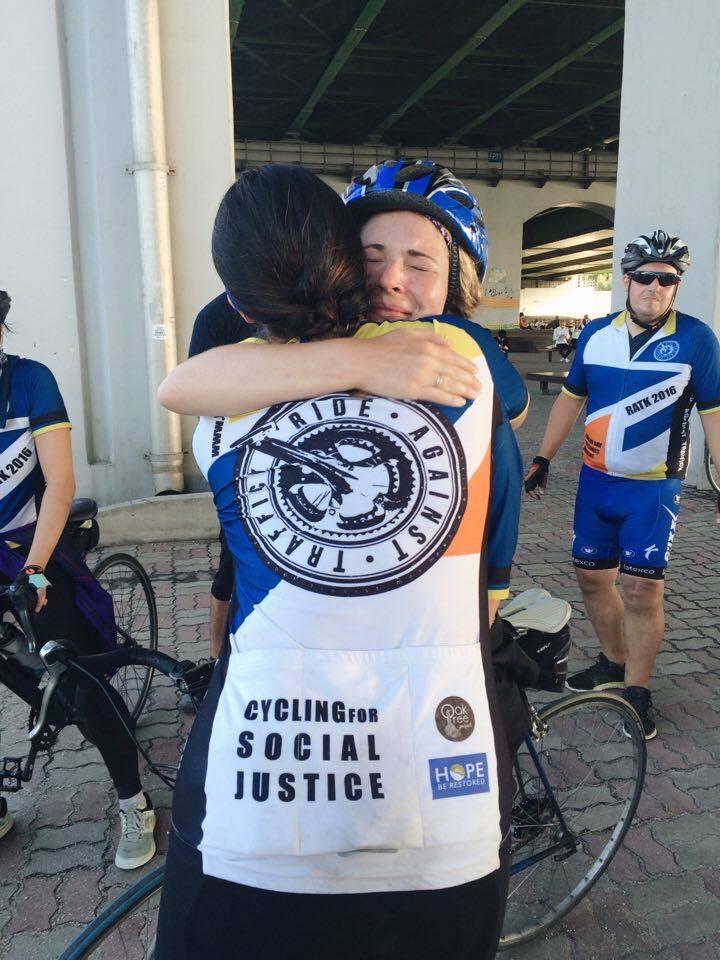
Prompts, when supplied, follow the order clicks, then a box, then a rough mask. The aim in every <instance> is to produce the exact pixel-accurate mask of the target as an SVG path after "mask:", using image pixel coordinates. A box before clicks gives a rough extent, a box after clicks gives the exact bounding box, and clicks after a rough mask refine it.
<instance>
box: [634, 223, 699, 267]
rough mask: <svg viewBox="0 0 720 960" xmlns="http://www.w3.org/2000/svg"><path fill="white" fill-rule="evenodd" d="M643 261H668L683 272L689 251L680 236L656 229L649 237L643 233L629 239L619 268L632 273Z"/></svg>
mask: <svg viewBox="0 0 720 960" xmlns="http://www.w3.org/2000/svg"><path fill="white" fill-rule="evenodd" d="M644 263H670V264H672V265H673V267H675V269H676V270H677V272H678V273H680V274H683V273H685V271H686V270H687V268H688V267H689V266H690V251H689V250H688V248H687V245H686V244H685V243H684V241H682V240H681V239H680V237H673V236H671V235H670V234H669V233H666V232H665V231H664V230H656V231H655V233H653V235H652V236H651V237H648V236H647V235H645V234H643V235H642V236H640V237H635V239H634V240H631V241H630V243H629V244H628V245H627V246H626V247H625V252H624V253H623V257H622V260H621V261H620V268H621V270H622V272H623V273H632V271H633V270H637V268H638V267H641V266H642V265H643V264H644Z"/></svg>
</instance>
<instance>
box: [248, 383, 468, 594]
mask: <svg viewBox="0 0 720 960" xmlns="http://www.w3.org/2000/svg"><path fill="white" fill-rule="evenodd" d="M235 446H236V448H237V450H238V459H237V464H236V470H235V483H236V491H237V499H238V506H239V513H240V518H241V520H242V522H243V524H244V527H245V530H246V532H247V534H248V536H249V537H250V539H251V540H252V542H253V544H254V545H255V547H256V549H257V550H258V552H259V554H260V556H261V558H262V559H263V560H264V561H265V563H267V564H268V566H269V567H271V569H273V570H275V571H276V572H277V573H278V574H279V575H280V576H281V577H283V579H285V580H287V581H288V582H290V583H293V584H296V585H297V586H301V587H303V588H305V589H308V590H312V591H315V592H318V593H327V594H332V595H336V596H363V595H369V594H374V593H382V592H384V591H386V590H393V589H395V588H396V587H399V586H402V585H403V584H405V583H408V582H409V581H411V580H414V579H415V578H416V577H418V576H420V574H422V573H423V572H424V571H425V570H427V569H428V567H430V566H432V564H433V563H434V562H435V560H437V559H438V557H439V556H441V555H442V553H443V552H444V551H445V549H446V548H447V546H448V544H449V543H450V541H451V540H452V537H453V536H454V534H455V531H456V530H457V527H458V525H459V523H460V520H461V518H462V515H463V512H464V510H465V504H466V500H467V480H466V470H465V460H464V456H463V452H462V448H461V446H460V443H459V440H458V437H457V434H456V433H455V431H454V430H453V428H452V426H451V425H450V424H449V422H448V421H447V420H446V419H445V418H444V417H443V416H442V415H441V414H439V413H437V412H436V411H433V410H431V409H430V408H429V407H426V406H424V405H421V404H416V403H406V402H403V401H400V400H386V399H384V398H382V397H356V396H348V395H346V394H340V395H330V396H325V397H319V398H317V399H314V400H302V401H299V402H295V403H288V404H283V405H282V406H276V407H273V408H272V409H271V410H269V411H268V413H267V414H266V415H265V417H263V418H262V420H261V421H260V422H259V423H258V425H257V426H256V427H255V429H254V430H253V431H252V433H251V434H249V435H248V436H247V437H243V438H242V439H241V440H239V441H237V442H236V444H235Z"/></svg>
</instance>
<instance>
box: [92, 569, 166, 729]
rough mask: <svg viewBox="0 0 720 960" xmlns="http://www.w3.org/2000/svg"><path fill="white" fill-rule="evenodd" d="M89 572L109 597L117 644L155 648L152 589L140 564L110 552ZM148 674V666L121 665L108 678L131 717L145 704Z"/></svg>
mask: <svg viewBox="0 0 720 960" xmlns="http://www.w3.org/2000/svg"><path fill="white" fill-rule="evenodd" d="M93 576H94V577H95V579H96V580H97V581H98V582H99V583H100V585H101V586H102V587H103V588H104V589H105V590H107V592H108V593H109V594H110V596H111V597H112V599H113V608H114V610H115V623H116V625H117V631H118V644H119V645H120V646H121V647H136V646H141V647H145V648H146V649H148V650H157V643H158V618H157V607H156V606H155V593H154V591H153V588H152V583H151V582H150V577H149V576H148V575H147V573H146V572H145V570H144V568H143V566H142V564H140V563H139V562H138V561H137V560H136V559H135V557H131V556H128V554H126V553H113V554H112V555H111V556H109V557H105V559H104V560H101V561H100V563H98V565H97V566H96V567H95V569H94V570H93ZM152 677H153V670H152V667H139V666H130V667H121V668H120V669H119V670H117V671H116V672H115V673H114V674H113V676H112V678H111V680H110V682H111V683H112V685H113V687H115V689H116V690H117V691H118V693H119V694H120V696H121V697H122V698H123V700H124V701H125V703H126V705H127V708H128V710H129V711H130V713H131V715H132V717H133V719H135V720H137V718H138V717H139V716H140V713H141V712H142V708H143V707H144V706H145V701H146V700H147V697H148V693H149V692H150V684H151V683H152Z"/></svg>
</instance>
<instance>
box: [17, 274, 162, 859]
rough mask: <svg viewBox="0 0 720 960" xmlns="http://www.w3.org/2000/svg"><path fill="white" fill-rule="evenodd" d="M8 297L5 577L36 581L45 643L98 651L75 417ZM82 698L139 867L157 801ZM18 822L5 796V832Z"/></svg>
mask: <svg viewBox="0 0 720 960" xmlns="http://www.w3.org/2000/svg"><path fill="white" fill-rule="evenodd" d="M10 302H11V301H10V297H9V296H8V295H7V294H6V293H5V292H4V291H0V455H1V456H2V458H3V459H2V461H1V465H2V469H1V470H0V534H2V539H0V584H3V585H7V584H9V583H12V582H13V581H14V582H15V583H17V584H23V585H27V584H29V585H30V586H31V587H33V588H34V589H35V591H36V593H37V601H36V604H35V620H34V626H35V631H36V634H37V636H38V639H39V641H40V645H41V646H42V644H44V643H46V642H47V641H49V640H61V641H62V642H63V643H67V644H70V645H71V646H72V647H73V648H74V649H75V650H76V651H77V652H78V653H80V654H91V653H98V652H100V651H101V650H103V649H107V648H108V647H109V646H112V645H113V644H114V643H115V621H114V616H113V604H112V598H111V597H110V596H109V595H108V594H107V593H106V592H105V591H104V590H103V589H102V588H101V587H100V585H99V584H98V583H97V582H96V581H95V580H94V579H93V577H92V575H91V573H90V571H89V570H88V568H87V567H86V566H85V563H84V562H83V561H82V560H81V558H80V557H79V556H78V554H77V553H76V551H75V550H74V548H73V544H72V543H71V542H70V541H69V538H68V537H67V535H65V534H64V528H65V525H66V523H67V519H68V513H69V510H70V504H71V502H72V498H73V495H74V492H75V478H74V474H73V462H72V447H71V444H70V421H69V419H68V415H67V412H66V410H65V404H64V402H63V398H62V396H61V394H60V390H59V389H58V385H57V383H56V381H55V378H54V376H53V375H52V373H51V372H50V370H48V368H47V367H46V366H45V365H44V364H42V363H38V361H37V360H31V359H29V358H26V357H18V356H14V355H12V354H8V353H5V351H4V349H3V347H4V339H5V330H6V326H5V319H6V317H7V313H8V311H9V309H10ZM46 575H47V576H46ZM2 612H3V611H0V614H1V613H2ZM0 642H2V641H1V639H0ZM38 666H39V668H42V663H41V662H40V660H39V659H38ZM65 692H66V693H68V690H66V691H65ZM113 694H114V691H113ZM115 696H116V704H115V705H116V708H117V710H119V711H121V712H123V711H124V713H125V717H126V722H127V723H132V721H131V719H130V716H129V714H128V713H127V710H126V708H125V704H124V702H123V700H122V698H121V697H120V696H119V694H117V695H115ZM74 698H75V699H74V704H73V705H74V707H75V710H76V713H77V717H78V719H77V725H78V727H79V728H80V730H81V731H82V733H83V735H84V736H85V737H87V738H88V740H91V741H92V742H93V743H94V744H95V745H96V746H97V748H98V749H99V751H100V753H101V755H102V758H103V760H104V761H105V764H106V766H107V768H108V771H109V773H110V775H111V777H112V780H113V784H114V786H115V789H116V790H117V793H118V799H119V804H120V823H121V830H120V840H119V843H118V846H117V849H116V852H115V864H116V865H117V866H118V867H120V868H121V869H123V870H134V869H136V868H137V867H140V866H142V865H143V864H145V863H147V862H148V861H149V860H151V859H152V857H153V856H154V855H155V840H154V830H155V811H154V810H153V808H152V803H151V802H150V799H149V797H148V795H147V794H146V793H145V792H144V791H143V789H142V785H141V783H140V777H139V773H138V764H137V749H136V747H135V744H134V743H133V741H132V739H131V738H130V737H129V736H128V734H127V732H126V730H125V728H124V727H123V725H122V724H121V722H120V720H119V719H118V716H117V713H116V711H115V710H113V709H112V707H111V706H110V704H109V703H108V702H107V700H106V698H105V696H103V695H100V694H93V693H91V692H89V691H86V690H85V689H84V688H80V687H77V688H76V689H75V691H74ZM11 826H12V817H11V815H10V813H9V812H8V810H7V804H6V802H5V800H4V799H3V798H0V836H3V834H4V833H7V831H8V830H9V829H10V827H11Z"/></svg>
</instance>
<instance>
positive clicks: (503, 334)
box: [494, 330, 510, 356]
mask: <svg viewBox="0 0 720 960" xmlns="http://www.w3.org/2000/svg"><path fill="white" fill-rule="evenodd" d="M494 339H495V343H496V344H497V345H498V346H499V347H500V349H501V350H502V352H503V353H504V354H505V356H507V355H508V354H509V353H510V341H509V340H508V336H507V330H498V334H497V336H496V337H495V338H494Z"/></svg>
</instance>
